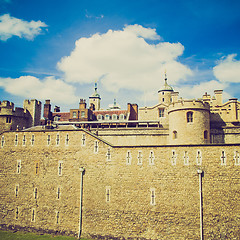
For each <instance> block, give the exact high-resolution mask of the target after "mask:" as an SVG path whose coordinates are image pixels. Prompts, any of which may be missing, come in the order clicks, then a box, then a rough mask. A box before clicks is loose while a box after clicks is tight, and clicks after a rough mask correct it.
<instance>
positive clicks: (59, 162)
mask: <svg viewBox="0 0 240 240" xmlns="http://www.w3.org/2000/svg"><path fill="white" fill-rule="evenodd" d="M62 171H63V161H58V176H62Z"/></svg>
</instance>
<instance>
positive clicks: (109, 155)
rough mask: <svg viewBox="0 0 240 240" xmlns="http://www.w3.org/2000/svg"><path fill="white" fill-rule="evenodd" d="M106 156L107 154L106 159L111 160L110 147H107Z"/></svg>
mask: <svg viewBox="0 0 240 240" xmlns="http://www.w3.org/2000/svg"><path fill="white" fill-rule="evenodd" d="M106 156H107V161H111V149H110V148H108V150H107V155H106Z"/></svg>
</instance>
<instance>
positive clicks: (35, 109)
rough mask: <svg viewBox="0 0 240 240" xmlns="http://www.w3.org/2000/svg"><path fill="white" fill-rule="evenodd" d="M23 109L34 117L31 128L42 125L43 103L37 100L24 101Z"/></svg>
mask: <svg viewBox="0 0 240 240" xmlns="http://www.w3.org/2000/svg"><path fill="white" fill-rule="evenodd" d="M23 108H24V109H25V110H28V112H29V113H30V115H31V117H32V119H31V122H30V126H37V125H40V119H41V108H42V103H41V102H40V101H38V100H36V99H32V100H30V101H29V100H24V102H23Z"/></svg>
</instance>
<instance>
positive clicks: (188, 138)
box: [168, 100, 210, 144]
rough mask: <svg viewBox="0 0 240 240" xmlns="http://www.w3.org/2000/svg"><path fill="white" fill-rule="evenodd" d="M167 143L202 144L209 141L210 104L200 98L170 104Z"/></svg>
mask: <svg viewBox="0 0 240 240" xmlns="http://www.w3.org/2000/svg"><path fill="white" fill-rule="evenodd" d="M168 115H169V143H170V144H204V143H209V142H210V106H209V104H208V103H204V102H203V101H200V100H185V101H183V100H182V101H178V102H175V103H172V104H170V106H169V109H168Z"/></svg>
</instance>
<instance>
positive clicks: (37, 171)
mask: <svg viewBox="0 0 240 240" xmlns="http://www.w3.org/2000/svg"><path fill="white" fill-rule="evenodd" d="M35 174H36V175H38V174H39V162H38V161H37V162H36V163H35Z"/></svg>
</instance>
